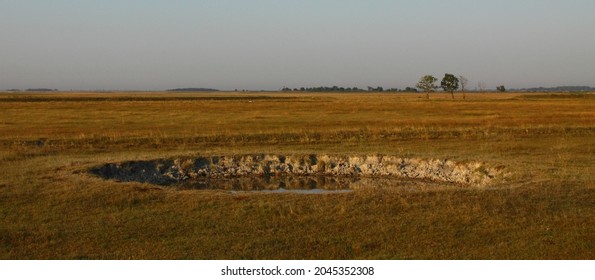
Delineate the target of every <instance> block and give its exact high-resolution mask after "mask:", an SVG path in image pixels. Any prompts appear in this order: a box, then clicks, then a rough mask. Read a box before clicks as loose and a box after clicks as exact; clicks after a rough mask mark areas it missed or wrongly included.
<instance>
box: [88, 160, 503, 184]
mask: <svg viewBox="0 0 595 280" xmlns="http://www.w3.org/2000/svg"><path fill="white" fill-rule="evenodd" d="M89 172H91V173H92V174H95V175H97V176H99V177H101V178H104V179H108V180H116V181H120V182H141V183H150V184H156V185H161V186H171V187H175V188H177V189H185V190H192V189H195V190H228V191H232V192H256V191H258V192H269V193H302V194H319V193H344V192H349V191H351V190H354V189H359V188H396V187H398V188H400V187H403V186H406V187H408V188H411V189H415V188H420V187H421V188H425V187H427V186H436V185H437V184H438V185H441V186H444V185H459V186H460V185H465V186H485V185H487V184H488V183H489V182H490V181H491V180H492V179H493V178H495V177H498V176H500V175H501V174H502V169H501V168H491V167H489V166H486V165H485V164H483V163H479V162H467V163H457V162H453V161H450V160H437V159H415V158H414V159H410V158H400V157H395V156H383V155H371V156H329V155H263V154H258V155H237V156H210V157H194V158H176V159H157V160H151V161H130V162H121V163H108V164H104V165H101V166H96V167H94V168H91V169H90V170H89Z"/></svg>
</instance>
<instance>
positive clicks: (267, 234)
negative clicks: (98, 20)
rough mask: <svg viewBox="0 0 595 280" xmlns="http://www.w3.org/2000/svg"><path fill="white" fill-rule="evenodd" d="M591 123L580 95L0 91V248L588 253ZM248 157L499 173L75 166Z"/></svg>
mask: <svg viewBox="0 0 595 280" xmlns="http://www.w3.org/2000/svg"><path fill="white" fill-rule="evenodd" d="M459 98H460V97H459ZM594 135H595V95H593V94H515V93H508V94H467V99H466V100H461V99H457V100H454V101H453V100H450V95H442V94H435V95H433V96H432V99H431V100H429V101H427V100H425V96H423V95H421V94H288V93H197V94H186V93H185V94H178V93H176V94H172V93H109V94H91V93H68V94H0V170H1V172H2V176H0V221H1V222H0V259H594V258H595V207H594V206H595V183H594V175H593V174H595V170H594V166H595V157H594V155H595V153H594V150H595V141H594V139H595V138H594ZM248 153H266V154H278V153H284V154H292V153H316V154H325V153H326V154H349V155H351V154H355V155H359V154H363V155H366V154H388V155H396V156H403V157H419V158H442V159H452V160H455V161H459V162H465V161H481V162H485V163H488V164H491V165H494V166H498V165H504V166H505V167H506V169H507V170H508V171H510V173H511V176H510V177H508V178H506V179H505V180H502V181H500V182H498V183H497V184H495V185H492V186H490V187H486V188H476V187H472V186H461V187H456V188H450V187H436V188H434V187H427V188H421V190H420V189H419V188H418V189H416V191H412V190H408V189H406V188H399V187H398V186H395V187H394V188H391V187H388V188H380V189H371V190H356V191H353V192H350V193H340V194H324V195H301V194H261V193H230V192H226V191H213V190H177V189H175V188H164V187H156V186H153V185H149V184H141V183H118V182H114V181H105V180H101V179H100V178H97V177H95V176H93V175H90V174H89V173H87V172H86V170H88V169H89V168H91V167H93V166H96V165H99V164H102V163H106V162H118V161H127V160H146V159H157V158H167V157H173V156H188V155H233V154H248Z"/></svg>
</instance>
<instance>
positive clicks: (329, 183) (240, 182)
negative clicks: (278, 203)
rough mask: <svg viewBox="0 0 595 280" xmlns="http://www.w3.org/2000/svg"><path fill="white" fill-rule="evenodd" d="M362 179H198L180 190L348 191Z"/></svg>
mask: <svg viewBox="0 0 595 280" xmlns="http://www.w3.org/2000/svg"><path fill="white" fill-rule="evenodd" d="M360 180H362V178H357V177H331V176H245V177H233V178H200V179H192V180H187V181H185V182H184V183H183V184H182V185H180V186H179V187H180V188H182V189H201V190H209V189H210V190H212V189H219V190H230V191H274V192H296V191H298V190H300V191H309V192H321V191H339V190H349V189H350V186H351V185H352V184H354V183H356V182H358V181H360Z"/></svg>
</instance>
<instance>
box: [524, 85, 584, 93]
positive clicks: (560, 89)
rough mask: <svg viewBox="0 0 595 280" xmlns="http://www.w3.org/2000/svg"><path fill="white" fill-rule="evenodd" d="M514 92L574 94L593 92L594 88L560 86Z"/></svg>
mask: <svg viewBox="0 0 595 280" xmlns="http://www.w3.org/2000/svg"><path fill="white" fill-rule="evenodd" d="M515 91H528V92H576V91H595V88H594V87H586V86H562V87H547V88H546V87H535V88H522V89H518V90H515Z"/></svg>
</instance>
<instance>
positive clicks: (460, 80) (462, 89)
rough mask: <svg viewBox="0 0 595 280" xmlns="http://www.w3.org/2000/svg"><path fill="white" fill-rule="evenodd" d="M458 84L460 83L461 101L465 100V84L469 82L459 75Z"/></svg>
mask: <svg viewBox="0 0 595 280" xmlns="http://www.w3.org/2000/svg"><path fill="white" fill-rule="evenodd" d="M459 82H460V83H461V91H462V92H463V99H465V97H466V96H465V88H466V87H467V84H468V83H469V80H468V79H467V78H466V77H465V76H463V75H459Z"/></svg>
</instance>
